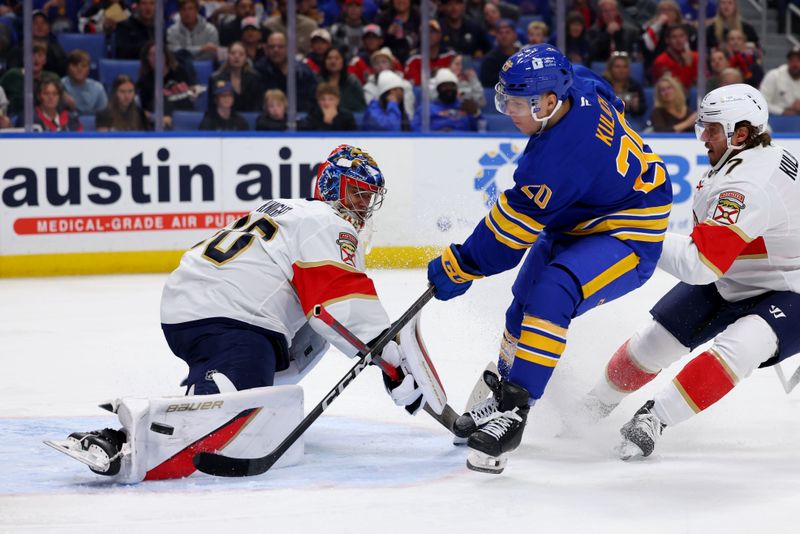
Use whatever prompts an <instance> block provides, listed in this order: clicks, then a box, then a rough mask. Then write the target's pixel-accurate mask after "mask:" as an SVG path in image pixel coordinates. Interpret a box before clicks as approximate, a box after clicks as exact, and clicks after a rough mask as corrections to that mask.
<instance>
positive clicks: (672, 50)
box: [651, 24, 697, 91]
mask: <svg viewBox="0 0 800 534" xmlns="http://www.w3.org/2000/svg"><path fill="white" fill-rule="evenodd" d="M666 40H667V48H666V49H665V50H664V51H663V52H662V53H661V54H659V56H658V57H657V58H656V59H655V61H653V68H652V71H651V72H652V78H653V80H659V79H661V77H662V76H664V74H667V73H670V74H672V76H674V77H675V78H677V79H678V80H680V82H681V83H682V84H683V88H684V89H685V90H687V91H688V90H689V88H691V87H692V86H693V85H694V84H695V83H696V82H697V52H695V51H693V50H692V49H691V48H689V40H688V35H687V33H686V28H685V27H684V26H682V25H678V24H676V25H675V26H670V27H669V28H668V29H667V32H666Z"/></svg>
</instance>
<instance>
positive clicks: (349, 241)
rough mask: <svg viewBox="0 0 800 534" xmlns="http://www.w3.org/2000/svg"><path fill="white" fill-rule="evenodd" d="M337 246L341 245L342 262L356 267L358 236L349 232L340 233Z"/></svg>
mask: <svg viewBox="0 0 800 534" xmlns="http://www.w3.org/2000/svg"><path fill="white" fill-rule="evenodd" d="M336 244H337V245H339V252H340V253H341V255H342V261H343V262H345V263H346V264H347V265H350V266H351V267H355V266H356V248H357V247H358V239H357V238H356V236H354V235H353V234H351V233H349V232H339V239H337V240H336Z"/></svg>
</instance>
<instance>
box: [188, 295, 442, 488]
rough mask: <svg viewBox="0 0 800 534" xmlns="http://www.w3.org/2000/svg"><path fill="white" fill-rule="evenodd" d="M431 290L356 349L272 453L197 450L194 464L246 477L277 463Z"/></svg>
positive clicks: (221, 473) (212, 472) (209, 471)
mask: <svg viewBox="0 0 800 534" xmlns="http://www.w3.org/2000/svg"><path fill="white" fill-rule="evenodd" d="M435 291H436V290H435V288H434V287H433V286H431V287H429V288H428V289H426V290H425V292H424V293H423V294H422V295H421V296H420V297H419V298H418V299H417V300H416V302H414V303H413V304H412V305H411V307H410V308H408V310H406V312H405V313H404V314H403V315H401V316H400V318H399V319H397V321H395V322H394V323H392V325H391V326H390V327H389V329H388V330H386V331H385V332H384V333H383V334H382V335H381V336H380V337H379V338H378V339H377V340H375V343H374V344H373V345H372V347H368V348H369V351H368V352H363V351H359V352H358V354H357V355H356V356H358V361H357V362H356V364H355V365H354V366H353V367H352V369H350V370H349V371H348V372H347V374H345V375H344V376H343V377H342V379H341V380H339V382H337V384H336V385H335V386H334V387H333V389H331V390H330V392H328V394H327V395H325V397H323V399H322V400H321V401H320V402H319V403H318V404H317V405H316V406H314V408H313V409H312V410H311V411H310V412H309V413H308V415H306V416H305V417H304V418H303V420H302V421H300V424H299V425H297V426H296V427H295V428H294V430H292V431H291V432H290V433H289V435H288V436H286V438H284V440H283V441H282V442H281V443H280V444H279V445H278V446H277V447H275V449H274V450H273V451H272V452H270V453H268V454H267V455H265V456H261V457H259V458H231V457H230V456H225V455H222V454H217V453H211V452H201V453H198V454H196V455H195V456H194V458H192V463H193V464H194V466H195V467H196V468H197V469H198V470H199V471H202V472H203V473H206V474H209V475H214V476H223V477H247V476H254V475H260V474H262V473H265V472H266V471H267V470H268V469H269V468H270V467H272V466H273V465H275V462H277V461H278V459H279V458H280V457H281V456H283V454H284V453H285V452H286V451H287V450H289V448H290V447H291V446H292V445H293V444H294V442H295V441H297V439H298V438H299V437H300V436H302V435H303V433H304V432H305V431H306V430H308V427H310V426H311V424H312V423H313V422H314V421H316V420H317V418H318V417H319V416H320V415H322V412H324V411H325V410H326V409H328V406H330V405H331V403H332V402H333V401H334V400H335V399H336V398H337V397H338V396H339V395H340V394H341V393H342V391H344V388H346V387H347V386H348V385H349V384H350V382H352V381H353V380H355V378H356V377H357V376H358V375H359V374H361V371H363V370H364V369H365V368H366V367H367V365H369V364H370V362H371V361H372V359H373V355H372V352H373V351H374V352H379V351H380V350H381V349H383V347H385V346H386V344H387V343H388V342H389V341H391V340H393V339H394V338H395V336H396V335H397V334H398V333H399V332H400V330H402V329H403V327H404V326H405V325H406V323H408V322H409V321H410V320H411V319H413V318H414V316H415V315H417V313H419V311H420V310H421V309H422V308H423V307H424V306H425V304H427V303H428V301H430V300H431V299H432V298H433V295H434V293H435Z"/></svg>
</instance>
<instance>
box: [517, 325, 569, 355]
mask: <svg viewBox="0 0 800 534" xmlns="http://www.w3.org/2000/svg"><path fill="white" fill-rule="evenodd" d="M519 342H520V343H522V344H523V345H527V346H529V347H535V348H537V349H542V350H546V351H547V352H552V353H553V354H561V353H562V352H564V349H566V348H567V345H566V343H564V342H563V341H556V340H555V339H551V338H549V337H545V336H543V335H541V334H536V333H534V332H530V331H527V330H523V331H522V335H521V336H520V338H519Z"/></svg>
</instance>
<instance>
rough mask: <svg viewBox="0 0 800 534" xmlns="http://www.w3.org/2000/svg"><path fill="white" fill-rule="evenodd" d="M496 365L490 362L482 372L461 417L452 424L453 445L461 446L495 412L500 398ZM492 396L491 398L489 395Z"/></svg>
mask: <svg viewBox="0 0 800 534" xmlns="http://www.w3.org/2000/svg"><path fill="white" fill-rule="evenodd" d="M496 372H497V365H496V364H495V363H494V362H490V363H489V365H487V366H486V370H485V371H484V372H483V376H482V379H481V380H480V381H479V382H478V383H477V384H475V387H474V388H473V390H472V394H471V395H470V396H469V400H468V401H467V409H466V411H465V413H464V414H463V415H460V416H459V417H458V419H456V420H455V422H454V423H453V434H455V438H453V444H454V445H463V444H465V443H466V442H467V438H468V437H469V436H470V434H472V433H473V432H475V431H476V430H478V427H479V426H481V425H482V424H484V423H486V422H488V421H489V419H490V418H491V416H492V414H494V413H496V412H497V399H498V398H499V396H500V379H499V378H498V376H497V374H495V373H496ZM490 394H491V395H492V396H491V397H490V396H489V395H490Z"/></svg>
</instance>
